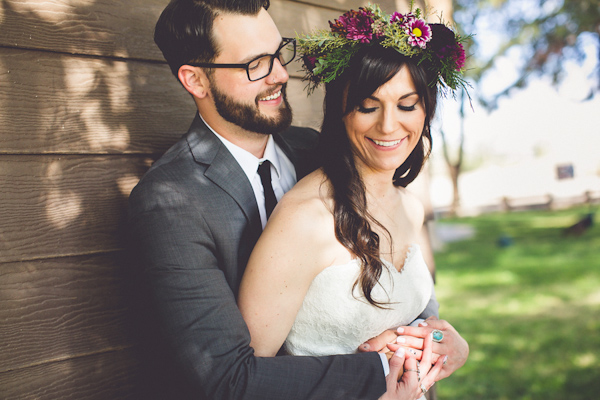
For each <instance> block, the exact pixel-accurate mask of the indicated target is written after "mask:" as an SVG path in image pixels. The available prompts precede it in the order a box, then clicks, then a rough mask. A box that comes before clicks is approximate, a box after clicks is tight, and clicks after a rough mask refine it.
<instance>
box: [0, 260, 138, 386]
mask: <svg viewBox="0 0 600 400" xmlns="http://www.w3.org/2000/svg"><path fill="white" fill-rule="evenodd" d="M129 268H131V269H129ZM133 273H134V271H133V268H132V267H130V265H128V263H126V262H125V256H124V254H123V253H113V254H104V255H96V256H82V257H65V258H57V259H50V260H40V261H29V262H17V263H4V264H0V276H1V279H0V304H1V305H2V306H1V307H0V321H2V323H1V324H0V337H1V338H2V340H1V341H0V372H6V371H9V370H16V369H23V368H27V367H30V366H32V365H38V364H47V363H52V362H55V361H59V360H64V359H68V358H77V357H83V356H86V355H90V354H97V353H103V352H108V351H115V350H120V349H123V348H128V347H131V345H132V343H133V338H132V334H131V326H129V325H128V319H129V317H131V315H128V311H127V310H128V307H130V306H131V305H132V296H133V295H134V293H133V292H132V291H131V290H130V288H131V286H132V282H131V281H130V280H129V277H131V276H132V275H133ZM0 393H1V391H0ZM0 397H1V395H0Z"/></svg>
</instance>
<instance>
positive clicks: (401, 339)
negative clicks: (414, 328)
mask: <svg viewBox="0 0 600 400" xmlns="http://www.w3.org/2000/svg"><path fill="white" fill-rule="evenodd" d="M396 343H398V344H401V345H402V346H406V347H410V348H412V349H418V350H423V339H421V338H418V337H414V336H405V335H402V336H398V337H397V338H396Z"/></svg>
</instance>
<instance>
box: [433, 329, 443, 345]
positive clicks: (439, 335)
mask: <svg viewBox="0 0 600 400" xmlns="http://www.w3.org/2000/svg"><path fill="white" fill-rule="evenodd" d="M431 334H432V336H433V341H434V342H436V343H439V342H441V341H442V339H444V332H442V331H440V330H439V329H434V330H433V332H431Z"/></svg>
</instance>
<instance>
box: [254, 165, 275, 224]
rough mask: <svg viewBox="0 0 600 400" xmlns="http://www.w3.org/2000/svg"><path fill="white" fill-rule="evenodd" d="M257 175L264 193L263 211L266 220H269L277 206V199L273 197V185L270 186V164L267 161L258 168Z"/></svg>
mask: <svg viewBox="0 0 600 400" xmlns="http://www.w3.org/2000/svg"><path fill="white" fill-rule="evenodd" d="M258 175H259V176H260V181H261V183H262V185H263V189H264V191H265V209H266V210H267V218H269V217H270V216H271V213H272V212H273V209H274V208H275V205H276V204H277V197H275V192H273V185H271V163H270V162H269V161H264V162H263V163H262V164H260V165H259V166H258Z"/></svg>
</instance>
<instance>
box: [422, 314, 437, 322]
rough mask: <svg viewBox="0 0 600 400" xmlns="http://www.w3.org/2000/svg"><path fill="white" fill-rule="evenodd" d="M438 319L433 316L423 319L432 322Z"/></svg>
mask: <svg viewBox="0 0 600 400" xmlns="http://www.w3.org/2000/svg"><path fill="white" fill-rule="evenodd" d="M438 319H439V318H438V317H436V316H435V315H432V316H431V317H427V318H426V319H425V321H433V320H438Z"/></svg>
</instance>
